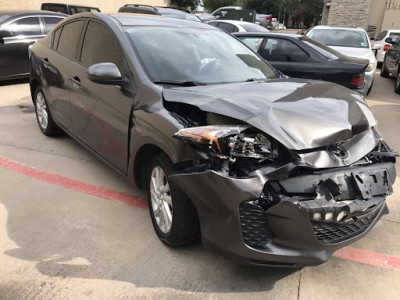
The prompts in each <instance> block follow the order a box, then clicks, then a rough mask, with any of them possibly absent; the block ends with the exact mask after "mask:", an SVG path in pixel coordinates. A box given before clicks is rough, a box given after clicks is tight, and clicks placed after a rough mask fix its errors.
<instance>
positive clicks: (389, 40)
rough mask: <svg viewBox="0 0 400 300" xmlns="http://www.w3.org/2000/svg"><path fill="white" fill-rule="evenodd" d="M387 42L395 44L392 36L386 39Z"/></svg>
mask: <svg viewBox="0 0 400 300" xmlns="http://www.w3.org/2000/svg"><path fill="white" fill-rule="evenodd" d="M385 43H388V44H393V40H392V38H390V37H389V38H387V39H386V40H385Z"/></svg>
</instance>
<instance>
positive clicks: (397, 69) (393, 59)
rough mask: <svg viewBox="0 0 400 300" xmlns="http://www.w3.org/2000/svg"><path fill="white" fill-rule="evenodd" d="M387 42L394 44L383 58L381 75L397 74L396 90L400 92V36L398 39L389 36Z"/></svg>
mask: <svg viewBox="0 0 400 300" xmlns="http://www.w3.org/2000/svg"><path fill="white" fill-rule="evenodd" d="M385 42H386V43H389V44H392V46H391V47H390V48H389V49H388V50H387V52H386V54H385V58H384V59H383V63H382V68H381V76H382V77H389V75H390V74H392V75H393V76H395V77H396V83H395V85H394V91H395V92H396V93H397V94H400V37H399V38H397V40H392V39H391V38H387V39H386V40H385Z"/></svg>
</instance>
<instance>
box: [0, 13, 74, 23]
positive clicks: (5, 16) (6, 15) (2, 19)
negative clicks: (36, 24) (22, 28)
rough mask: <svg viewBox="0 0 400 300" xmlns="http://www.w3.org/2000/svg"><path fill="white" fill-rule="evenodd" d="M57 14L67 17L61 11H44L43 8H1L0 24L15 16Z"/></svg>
mask: <svg viewBox="0 0 400 300" xmlns="http://www.w3.org/2000/svg"><path fill="white" fill-rule="evenodd" d="M37 15H40V16H57V17H68V15H66V14H63V13H57V12H54V11H45V10H32V11H27V10H9V11H7V10H2V11H0V24H3V23H4V22H8V21H10V20H12V19H14V18H15V17H26V16H37Z"/></svg>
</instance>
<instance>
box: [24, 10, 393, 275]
mask: <svg viewBox="0 0 400 300" xmlns="http://www.w3.org/2000/svg"><path fill="white" fill-rule="evenodd" d="M105 45H106V46H105ZM99 49H102V51H99ZM30 51H31V56H30V62H31V66H32V67H31V76H30V87H31V93H32V100H33V103H34V105H35V109H36V117H37V121H38V125H39V128H40V130H41V131H42V132H43V134H45V135H47V136H54V135H57V134H59V133H60V132H61V131H64V132H67V133H68V134H69V135H71V136H72V137H73V138H75V139H76V140H77V141H79V142H80V143H82V144H83V145H84V146H86V147H87V148H88V149H90V150H91V151H92V152H93V153H95V154H96V155H97V156H98V157H100V158H101V159H102V160H104V161H105V162H107V163H108V164H109V165H110V166H112V167H114V169H115V170H117V171H118V172H119V173H120V174H121V175H122V176H124V177H126V178H127V179H128V180H129V181H131V182H135V183H136V184H137V186H138V187H141V188H146V189H147V191H148V201H149V202H148V203H149V210H150V217H151V220H152V222H153V226H154V230H155V232H156V234H157V235H158V237H159V238H160V240H161V241H163V242H164V243H165V244H167V245H170V246H179V245H182V244H186V243H189V242H192V241H193V240H196V239H197V238H198V237H199V236H201V238H202V240H203V244H204V245H206V246H211V247H214V248H217V249H219V250H221V251H223V253H225V254H226V255H228V256H230V257H235V258H236V259H238V260H239V261H242V262H244V263H248V264H254V265H263V266H266V265H273V266H285V267H288V266H297V265H313V264H319V263H322V262H324V261H326V260H327V259H328V258H329V256H330V255H331V254H332V252H333V251H335V250H336V249H338V248H340V247H343V246H345V245H347V244H349V243H351V242H353V241H355V240H357V239H358V238H361V237H362V236H364V235H365V234H366V233H367V232H368V231H369V230H370V229H371V228H372V227H373V226H374V224H375V223H376V222H377V221H378V219H379V218H380V216H381V215H382V214H383V213H384V212H385V207H386V204H385V198H386V196H387V195H389V194H391V193H392V184H393V183H394V180H395V179H396V170H395V165H394V163H395V153H393V152H392V151H391V150H390V148H389V147H388V146H387V144H386V143H385V142H384V140H383V138H382V136H381V135H380V134H379V132H378V131H377V128H376V120H375V119H374V117H373V115H372V112H371V111H370V109H369V108H368V105H367V103H366V102H365V100H364V99H363V97H362V96H361V95H359V94H358V93H355V92H352V91H350V90H349V89H347V88H345V87H342V86H340V85H337V84H332V83H330V82H325V81H320V80H319V81H315V80H307V79H298V78H283V77H281V76H280V74H279V73H278V72H276V70H275V69H273V68H272V67H271V66H269V65H268V64H267V63H265V61H264V60H263V59H261V57H259V56H258V55H256V54H255V53H254V52H253V51H251V50H250V49H249V48H248V47H246V46H245V45H244V44H243V43H241V42H239V40H237V39H235V38H234V37H233V36H231V35H230V34H227V33H225V32H223V31H222V30H219V29H217V28H215V27H213V26H210V25H207V24H204V23H201V22H193V21H188V20H181V19H176V18H169V17H162V16H155V15H146V16H145V15H139V14H130V15H128V14H118V15H112V16H110V15H105V14H99V13H85V14H78V15H75V16H71V17H69V18H67V19H65V20H64V21H62V22H61V23H60V24H59V25H58V26H57V27H56V28H54V30H53V31H52V32H51V33H50V34H48V35H47V36H46V37H45V38H44V39H42V40H40V41H38V42H37V43H36V44H34V45H33V46H32V47H30ZM145 240H146V237H138V243H146V242H145Z"/></svg>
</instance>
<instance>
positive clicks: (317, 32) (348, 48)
mask: <svg viewBox="0 0 400 300" xmlns="http://www.w3.org/2000/svg"><path fill="white" fill-rule="evenodd" d="M306 36H307V37H309V38H311V39H313V40H316V41H317V42H320V43H321V44H324V45H326V46H329V47H330V48H332V49H334V50H336V51H338V52H340V53H342V54H343V55H347V56H352V57H358V58H365V59H368V60H369V62H370V63H369V65H368V67H367V69H366V72H365V86H364V88H363V90H362V94H364V95H368V94H369V92H370V91H371V89H372V85H373V83H374V75H375V71H376V67H377V60H376V57H375V53H374V51H375V50H379V48H380V46H374V47H372V46H371V42H370V40H369V37H368V35H367V33H366V31H365V30H364V29H362V28H348V27H331V26H315V27H314V28H312V29H311V30H309V31H308V32H306Z"/></svg>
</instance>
